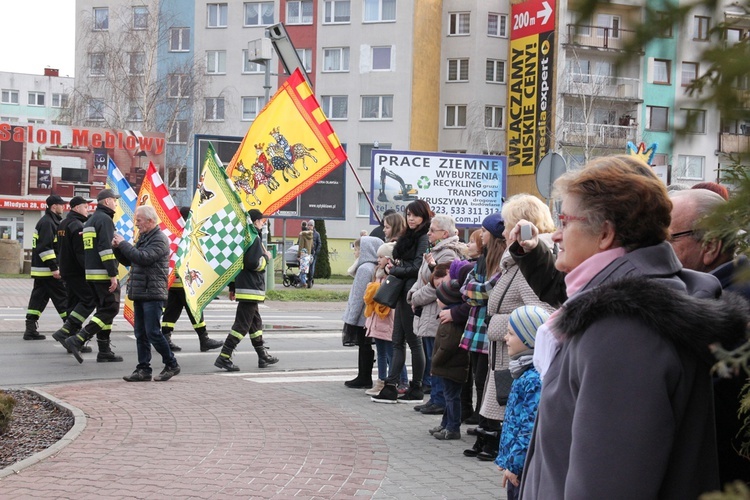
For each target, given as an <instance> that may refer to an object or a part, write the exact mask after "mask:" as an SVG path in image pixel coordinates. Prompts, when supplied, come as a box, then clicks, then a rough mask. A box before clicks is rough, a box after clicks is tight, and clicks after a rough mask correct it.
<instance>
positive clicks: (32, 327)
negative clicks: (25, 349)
mask: <svg viewBox="0 0 750 500" xmlns="http://www.w3.org/2000/svg"><path fill="white" fill-rule="evenodd" d="M36 326H37V322H36V320H35V319H29V318H28V317H27V318H26V330H24V332H23V339H24V340H44V339H46V338H47V337H46V336H45V335H42V334H41V333H39V332H38V331H37V329H36Z"/></svg>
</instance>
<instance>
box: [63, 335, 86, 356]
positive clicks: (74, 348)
mask: <svg viewBox="0 0 750 500" xmlns="http://www.w3.org/2000/svg"><path fill="white" fill-rule="evenodd" d="M84 335H85V333H84V331H83V330H82V331H81V333H78V334H76V335H71V336H70V337H68V338H67V339H65V348H66V349H67V350H68V352H69V353H70V354H72V355H73V356H75V358H76V361H78V362H79V363H83V356H81V348H82V347H83V344H85V343H86V341H87V340H88V338H86V337H85V336H84Z"/></svg>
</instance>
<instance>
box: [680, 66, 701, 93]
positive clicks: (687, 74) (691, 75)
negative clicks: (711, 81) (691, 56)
mask: <svg viewBox="0 0 750 500" xmlns="http://www.w3.org/2000/svg"><path fill="white" fill-rule="evenodd" d="M698 68H699V66H698V63H697V62H685V61H683V62H682V77H681V83H682V86H683V87H687V86H688V85H690V84H691V83H693V82H694V81H695V79H696V78H698Z"/></svg>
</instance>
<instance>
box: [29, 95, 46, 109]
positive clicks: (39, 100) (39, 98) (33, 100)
mask: <svg viewBox="0 0 750 500" xmlns="http://www.w3.org/2000/svg"><path fill="white" fill-rule="evenodd" d="M29 106H44V92H29Z"/></svg>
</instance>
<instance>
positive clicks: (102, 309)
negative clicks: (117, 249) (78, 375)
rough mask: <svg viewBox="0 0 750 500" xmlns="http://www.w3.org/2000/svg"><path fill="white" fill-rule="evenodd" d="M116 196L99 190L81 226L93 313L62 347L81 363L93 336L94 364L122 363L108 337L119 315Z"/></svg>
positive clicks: (107, 190) (109, 190)
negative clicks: (93, 208) (96, 349)
mask: <svg viewBox="0 0 750 500" xmlns="http://www.w3.org/2000/svg"><path fill="white" fill-rule="evenodd" d="M118 198H119V196H118V195H116V194H115V192H114V191H112V190H111V189H104V190H102V191H101V192H100V193H99V195H98V196H97V197H96V201H97V202H98V204H97V206H96V211H95V212H94V214H93V215H92V216H91V217H89V219H88V220H87V221H86V223H85V224H84V225H83V250H84V264H85V266H86V281H87V282H88V284H89V287H90V288H91V292H92V293H93V295H94V300H95V303H96V312H95V313H94V315H93V316H92V317H91V321H89V322H88V324H87V325H86V326H85V327H84V328H82V329H81V331H79V332H78V333H77V334H75V335H71V336H70V337H68V338H67V339H65V347H67V348H68V350H69V351H70V352H71V353H72V354H73V356H75V358H76V360H77V361H78V362H79V363H83V357H81V348H82V347H83V345H84V344H85V343H86V342H88V341H89V340H90V339H91V338H92V337H93V336H94V335H96V341H97V344H98V347H99V354H97V356H96V360H97V361H98V362H106V361H122V357H121V356H117V355H116V354H115V353H114V352H112V348H111V347H110V340H109V336H110V333H111V331H112V321H113V320H114V318H115V316H117V313H118V312H119V311H120V286H119V283H118V281H117V267H118V266H117V259H116V258H115V254H114V251H113V250H112V239H113V238H114V236H115V223H114V221H113V218H114V216H115V208H117V199H118Z"/></svg>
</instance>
